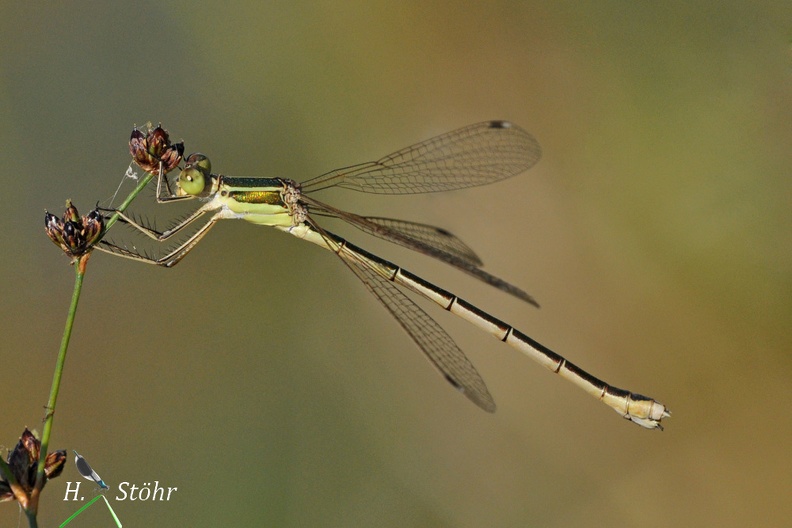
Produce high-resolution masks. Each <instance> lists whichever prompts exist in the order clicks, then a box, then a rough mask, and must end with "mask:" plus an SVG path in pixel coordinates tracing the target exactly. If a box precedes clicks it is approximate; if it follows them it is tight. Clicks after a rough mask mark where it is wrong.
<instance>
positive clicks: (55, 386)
mask: <svg viewBox="0 0 792 528" xmlns="http://www.w3.org/2000/svg"><path fill="white" fill-rule="evenodd" d="M153 177H154V174H151V173H146V175H145V176H143V178H141V180H140V182H139V183H138V185H137V186H136V187H135V188H134V189H133V190H132V192H131V193H129V196H127V197H126V199H125V200H124V201H123V203H122V204H121V205H120V206H119V207H118V211H119V212H123V211H125V210H126V208H127V207H129V204H130V203H132V200H134V199H135V198H136V197H137V195H138V194H140V192H141V191H142V190H143V188H144V187H145V186H146V185H147V184H148V183H149V182H150V181H151V179H152V178H153ZM118 218H119V213H118V212H116V213H114V214H113V215H112V216H111V217H110V218H109V219H108V221H107V223H106V224H105V228H104V232H103V233H102V235H101V237H104V235H105V233H107V230H108V229H110V228H111V227H112V226H113V224H115V223H116V221H118ZM101 237H100V239H101ZM97 241H98V240H97ZM90 256H91V252H90V251H89V252H87V253H85V254H83V255H81V256H80V257H79V258H78V259H77V262H76V265H75V266H74V271H75V278H74V291H73V292H72V299H71V305H70V306H69V312H68V314H67V316H66V327H65V328H64V330H63V338H62V339H61V346H60V351H59V352H58V359H57V362H56V363H55V374H54V375H53V377H52V387H51V389H50V395H49V401H47V407H46V410H47V412H46V415H45V417H44V431H43V433H42V435H41V450H40V453H39V463H38V470H37V472H36V483H35V485H34V487H33V491H32V492H31V494H30V501H29V502H28V504H27V507H26V508H25V515H27V518H28V523H29V524H30V526H31V528H35V527H36V526H38V523H37V521H36V514H37V512H38V499H39V495H40V494H41V490H42V488H43V487H44V481H45V476H44V470H45V466H46V460H47V450H48V448H49V440H50V434H51V433H52V422H53V419H54V417H55V404H56V403H57V401H58V392H60V383H61V377H62V376H63V367H64V365H65V364H66V351H67V350H68V349H69V340H70V339H71V333H72V328H73V327H74V317H75V315H76V313H77V304H78V303H79V301H80V292H81V291H82V284H83V278H84V277H85V268H86V266H87V264H88V259H89V258H90Z"/></svg>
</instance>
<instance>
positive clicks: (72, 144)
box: [0, 1, 792, 527]
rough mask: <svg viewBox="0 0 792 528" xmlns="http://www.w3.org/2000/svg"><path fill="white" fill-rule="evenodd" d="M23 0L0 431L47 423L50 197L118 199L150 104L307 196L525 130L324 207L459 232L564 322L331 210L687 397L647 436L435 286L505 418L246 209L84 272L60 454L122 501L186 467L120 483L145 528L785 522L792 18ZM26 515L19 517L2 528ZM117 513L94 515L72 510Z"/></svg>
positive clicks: (16, 50)
mask: <svg viewBox="0 0 792 528" xmlns="http://www.w3.org/2000/svg"><path fill="white" fill-rule="evenodd" d="M5 4H6V5H4V6H3V7H2V8H0V11H1V12H0V34H2V41H3V44H2V47H0V116H1V117H0V145H2V148H0V183H1V184H2V191H1V193H0V225H2V229H0V247H2V252H0V269H1V270H2V280H1V281H0V296H1V298H2V300H3V302H2V303H1V304H0V332H2V336H3V338H2V342H0V359H1V360H2V383H0V401H2V407H3V412H2V420H0V444H2V445H3V446H5V447H6V448H8V447H11V446H13V445H14V444H15V442H16V440H17V438H18V437H19V434H20V433H21V432H22V429H23V427H24V426H26V425H27V426H30V427H36V428H38V429H39V430H40V429H41V417H42V415H43V409H42V406H43V405H44V404H45V403H46V399H47V394H48V391H49V386H50V382H51V377H52V370H53V366H54V363H55V357H56V353H57V348H58V344H59V342H60V336H61V332H62V328H63V323H64V319H65V314H66V308H67V306H68V302H69V297H70V295H71V288H72V277H73V272H72V269H71V268H70V266H69V265H68V261H67V259H66V258H65V257H64V256H63V255H62V254H61V253H60V251H58V250H57V249H56V248H55V247H54V246H53V245H52V244H51V243H50V242H49V240H47V238H46V237H45V235H44V233H43V212H44V209H45V208H47V209H49V210H50V211H56V212H58V213H60V212H61V211H62V208H63V203H64V200H65V199H66V198H72V199H73V200H74V202H75V204H76V205H77V207H78V208H79V209H80V210H81V212H88V210H90V208H92V207H93V206H94V204H95V203H96V202H97V201H99V200H102V201H106V200H107V199H109V198H110V197H111V196H112V195H113V193H114V191H115V190H116V188H117V186H118V184H119V182H120V181H121V177H122V175H123V173H124V171H125V170H126V168H127V164H128V161H129V159H128V152H127V139H128V137H129V132H130V130H131V127H132V125H133V124H134V123H138V124H142V123H144V122H145V121H147V120H151V121H153V122H155V123H156V122H162V123H163V125H164V126H165V127H166V128H168V129H169V130H170V131H171V133H172V134H173V136H174V138H175V139H184V141H185V142H186V144H187V150H188V152H192V151H195V150H200V151H202V152H205V153H206V154H208V155H210V156H211V158H212V160H213V162H214V167H215V169H217V170H218V171H221V172H223V173H227V174H233V175H238V176H243V175H248V176H254V175H258V176H280V177H288V178H293V179H295V180H303V179H307V178H309V177H313V176H315V175H317V174H320V173H322V172H325V171H327V170H330V169H333V168H336V167H339V166H344V165H349V164H352V163H357V162H362V161H366V160H369V159H376V158H378V157H380V156H382V155H384V154H387V153H389V152H391V151H393V150H395V149H398V148H401V147H404V146H407V145H409V144H411V143H413V142H416V141H419V140H422V139H426V138H428V137H430V136H432V135H434V134H438V133H442V132H445V131H448V130H451V129H453V128H456V127H458V126H462V125H466V124H469V123H473V122H476V121H480V120H485V119H510V120H513V121H515V122H516V123H518V124H520V125H522V126H523V127H525V128H527V129H528V130H530V131H531V132H533V133H534V134H535V135H536V137H537V138H538V139H539V141H540V143H541V144H542V147H543V149H544V157H543V159H542V161H541V162H540V163H539V165H537V167H536V168H534V169H533V170H532V171H530V172H528V173H526V174H524V175H521V176H519V177H517V178H514V179H513V180H510V181H507V182H503V183H499V184H497V185H493V186H490V187H487V188H479V189H472V190H466V191H458V192H453V193H448V194H435V195H428V196H414V197H377V196H369V195H363V194H357V193H354V192H343V191H334V192H329V193H326V194H324V195H323V199H326V200H327V201H329V202H330V203H333V204H336V205H338V206H342V207H345V208H347V209H350V210H353V211H356V212H360V213H364V214H372V215H383V216H396V217H402V218H409V219H412V220H416V221H422V222H426V223H432V224H437V225H441V226H443V227H445V228H447V229H449V230H451V231H452V232H454V233H456V234H458V235H459V236H460V237H461V238H463V239H464V240H465V241H466V242H468V243H469V244H470V245H471V246H473V247H474V248H475V249H476V250H477V251H478V252H479V253H480V254H481V255H482V256H483V258H484V260H485V262H486V265H487V267H486V269H487V270H489V271H491V272H493V273H495V274H497V275H499V276H502V277H504V278H505V279H507V280H509V281H511V282H513V283H515V284H517V285H520V286H522V287H524V288H525V289H526V290H528V291H529V292H530V293H532V294H533V295H535V296H536V297H537V299H538V300H539V301H540V303H541V304H542V309H541V310H535V309H533V308H531V307H530V306H527V305H524V304H521V303H519V302H518V301H516V300H513V299H511V298H508V296H506V295H504V294H501V293H500V292H497V291H494V290H492V289H488V288H487V287H486V286H483V285H479V284H476V283H474V281H472V280H471V279H469V278H468V277H467V276H465V275H463V274H460V273H457V272H455V271H448V270H447V269H446V268H444V267H442V266H440V265H438V264H435V263H432V262H428V261H427V259H425V258H423V257H421V256H417V255H414V254H411V253H409V252H406V251H403V250H401V249H398V248H396V249H394V248H389V247H387V246H385V245H384V244H382V243H380V242H379V241H370V240H367V239H366V237H365V236H364V235H363V234H362V233H360V232H355V231H354V230H343V229H342V230H341V231H342V232H343V233H345V234H347V235H349V236H350V238H352V240H353V241H355V242H359V243H361V244H362V245H364V247H368V248H371V249H372V250H374V251H377V252H378V253H381V254H382V255H383V256H385V257H387V258H391V259H393V260H395V261H397V262H399V263H401V264H403V265H405V267H407V268H408V269H410V270H412V271H414V272H418V273H420V274H422V275H424V276H425V277H426V278H428V279H430V280H435V281H437V282H439V283H440V284H441V285H443V286H444V287H446V288H448V289H451V290H452V291H455V292H457V293H459V294H460V295H462V296H463V297H465V298H466V299H468V300H470V301H473V302H475V303H476V304H478V305H479V306H481V307H482V308H484V309H487V310H489V311H491V312H492V313H493V314H495V315H496V316H498V317H502V318H503V319H505V320H507V321H509V322H511V323H513V324H514V325H515V326H516V327H517V328H519V329H521V330H523V331H524V332H526V333H527V334H529V335H531V336H533V337H534V338H536V339H538V340H539V341H540V342H542V343H545V344H547V345H548V346H550V347H551V348H553V349H554V350H556V351H558V352H559V353H562V354H564V355H565V356H567V357H568V358H569V359H570V360H572V361H574V362H575V363H577V364H579V365H581V366H582V367H584V368H586V369H589V370H591V372H593V373H594V374H596V375H599V376H601V377H603V378H604V379H606V380H607V381H609V382H612V383H614V384H615V385H617V386H620V387H626V388H629V389H631V390H635V391H638V392H641V393H646V394H649V395H651V396H653V397H655V398H657V399H659V400H660V401H662V402H663V403H665V404H667V405H668V406H669V408H670V409H671V410H672V411H673V413H674V414H673V416H672V418H671V419H669V420H667V421H665V422H664V425H665V426H666V430H665V431H664V432H652V431H646V430H643V429H641V428H639V427H637V426H635V425H632V424H630V423H627V422H625V421H624V420H621V419H620V418H619V417H618V416H617V415H616V414H614V413H613V412H612V411H610V410H608V409H607V408H606V407H604V406H603V405H601V404H599V403H597V402H596V401H594V400H592V399H591V398H589V397H588V396H586V395H585V394H583V393H582V392H581V391H579V390H577V389H575V388H574V387H572V386H570V385H569V384H567V383H565V382H563V381H561V380H560V379H558V378H557V377H554V376H552V375H551V374H550V373H548V372H547V371H545V370H544V369H542V368H541V367H539V366H537V365H536V364H534V363H533V362H531V361H530V360H528V359H527V358H525V357H522V356H521V354H520V353H519V352H517V351H515V350H513V349H511V348H510V347H507V346H505V345H503V344H500V343H498V342H497V341H495V340H493V339H492V338H490V337H488V336H487V335H485V334H484V333H482V332H480V331H478V330H476V329H475V328H472V327H470V326H469V325H468V324H466V323H465V322H463V321H458V320H457V319H455V318H454V317H453V316H451V315H449V314H446V313H443V312H442V310H440V309H437V308H436V307H434V306H427V310H428V311H429V312H430V313H431V314H433V315H435V316H436V317H437V319H438V320H439V321H440V322H441V323H442V324H443V325H444V326H445V327H446V328H448V330H449V332H450V333H451V334H452V335H453V336H454V337H455V338H456V339H457V340H458V342H459V343H460V344H461V346H462V347H463V348H464V350H465V351H466V352H467V353H468V355H469V356H470V358H471V360H473V361H474V363H475V364H476V366H477V367H478V368H479V370H480V371H481V373H482V375H483V376H484V378H485V379H486V381H487V383H488V385H489V388H490V390H491V391H492V393H493V395H494V396H495V398H496V401H497V403H498V405H499V410H498V413H496V414H495V415H488V414H486V413H484V412H481V411H480V410H479V409H477V408H476V407H475V406H473V405H472V404H470V403H469V402H468V401H467V400H466V399H465V398H463V397H461V396H460V395H458V394H456V393H455V392H454V391H453V390H451V389H450V388H449V387H448V386H447V384H446V383H444V382H443V380H442V379H440V378H439V377H438V376H437V374H436V373H435V372H434V371H433V370H432V369H431V368H430V367H429V365H428V364H427V363H426V361H425V360H424V359H423V358H422V357H421V354H420V352H419V351H418V350H417V349H416V347H415V346H414V345H413V344H412V343H411V342H410V341H409V339H408V338H407V337H406V335H404V334H403V333H402V331H401V330H400V329H399V327H398V325H396V324H395V322H394V321H392V320H391V319H389V317H388V315H387V313H386V312H385V311H384V310H383V309H382V308H381V307H380V306H379V304H378V303H377V301H376V300H375V299H374V298H373V297H371V296H369V295H368V293H367V292H366V290H365V288H363V287H362V286H361V285H360V284H358V283H357V282H356V279H355V277H354V276H353V275H352V274H351V273H349V271H348V270H347V269H346V268H345V267H344V266H343V265H342V264H341V263H340V262H339V261H338V260H337V259H336V258H335V257H333V255H331V254H330V253H328V252H323V251H320V250H319V249H317V248H315V247H313V246H310V245H309V244H303V243H300V242H299V241H298V240H296V239H293V238H290V237H287V236H284V235H282V234H280V233H277V232H274V231H270V230H266V229H262V228H257V227H255V226H252V225H248V224H245V223H243V222H237V223H234V222H227V223H224V224H221V225H220V226H218V227H216V228H215V230H214V231H212V233H210V235H209V236H208V237H207V238H206V239H205V241H204V242H202V243H201V245H200V246H199V248H198V249H196V250H195V251H194V252H193V253H192V254H191V255H190V256H189V257H188V258H187V259H186V260H185V261H184V262H183V263H182V264H180V265H179V266H178V267H177V268H175V269H173V270H165V269H159V268H156V267H153V266H145V265H143V264H139V263H135V262H130V261H125V260H122V259H114V258H112V257H110V256H106V255H104V254H96V255H94V256H93V258H92V259H91V261H90V264H89V270H88V275H87V278H86V283H85V288H84V291H83V298H82V301H81V305H80V310H79V313H78V317H77V322H76V326H75V332H74V336H73V341H72V346H71V349H70V352H69V356H68V360H67V364H66V371H65V375H64V378H63V387H62V390H61V394H60V400H59V402H58V408H57V413H56V416H55V423H54V431H53V437H52V447H53V448H56V449H57V448H68V449H77V450H78V451H80V453H81V454H83V455H84V456H85V457H86V458H87V459H88V461H89V462H90V463H91V464H92V465H93V466H94V468H95V469H96V470H97V471H98V472H99V474H100V475H101V476H102V477H103V478H104V479H105V480H106V481H107V482H108V483H109V484H110V485H111V486H112V487H113V490H111V492H110V493H109V494H108V496H109V497H114V496H115V495H116V493H117V491H116V490H117V486H118V484H119V483H120V482H124V481H126V482H130V483H135V484H136V485H138V486H141V485H143V484H144V483H154V482H155V481H158V482H159V483H160V485H166V486H171V487H178V492H176V493H174V494H173V495H172V498H171V501H169V502H130V501H125V502H120V501H112V502H113V505H114V508H115V509H116V512H117V513H118V514H119V516H120V518H121V520H122V521H123V522H124V526H223V525H225V526H231V525H237V526H328V527H333V526H339V527H341V526H344V527H347V526H380V527H385V526H394V527H395V526H400V527H401V526H416V527H419V526H420V527H452V526H453V527H481V526H520V527H523V526H581V525H584V524H586V525H587V524H590V523H592V522H594V523H595V524H597V525H603V526H604V525H611V526H658V527H659V526H720V527H722V526H745V525H753V524H761V525H765V526H772V525H779V524H782V523H783V522H787V521H788V519H789V518H790V516H792V507H790V501H789V493H790V488H791V487H792V476H791V475H792V462H790V456H789V447H790V438H792V426H791V425H790V418H789V402H790V400H792V383H790V375H792V359H790V347H791V346H792V330H790V322H792V321H791V319H790V317H791V316H792V271H790V269H791V266H792V234H791V233H792V230H791V229H790V227H791V226H792V207H790V204H791V203H792V178H790V167H791V166H792V164H791V163H790V162H792V149H791V148H790V147H792V119H790V112H791V111H792V91H791V90H792V7H790V4H789V2H783V1H777V2H764V3H755V2H754V3H751V4H750V6H749V5H748V4H747V3H745V5H742V4H741V3H736V2H729V3H724V2H695V3H691V2H661V3H654V2H649V3H647V2H616V1H606V2H588V3H583V2H563V3H559V2H556V3H553V4H552V5H544V4H543V3H534V2H531V3H529V2H486V3H485V2H471V3H457V2H384V1H383V2H323V3H316V4H314V3H304V2H298V3H295V2H292V3H286V2H283V3H280V4H274V5H269V4H262V3H260V2H242V3H234V2H202V3H201V5H200V6H199V5H198V4H197V3H195V2H135V3H129V5H123V6H122V5H121V4H110V3H107V2H69V3H56V4H53V3H46V4H45V3H40V4H38V5H37V4H35V3H24V4H23V3H13V4H12V3H11V2H6V3H5ZM152 196H153V195H152V193H147V194H145V195H144V196H142V197H141V198H140V200H139V204H137V205H136V206H139V208H142V209H143V210H145V211H146V212H147V213H146V214H148V215H149V218H156V220H157V222H158V225H166V224H167V223H168V219H170V218H172V215H173V214H177V213H175V210H172V209H171V208H170V206H161V207H153V208H152V207H146V206H145V205H144V202H151V200H152V199H153V198H152ZM105 203H106V202H105ZM122 235H123V233H122V230H118V232H117V233H116V235H115V236H116V237H119V236H122ZM72 462H73V461H72V460H71V459H70V460H69V464H68V466H67V468H66V470H65V472H64V474H63V476H62V477H60V478H59V479H57V480H54V481H52V482H51V483H50V485H49V486H48V487H47V488H46V490H45V492H44V495H43V499H42V504H41V525H42V526H56V525H57V524H59V523H60V522H62V521H63V520H64V519H65V518H66V517H67V516H68V515H69V514H71V513H72V512H73V511H75V510H76V509H77V508H78V506H79V505H80V503H77V502H65V501H64V500H63V497H64V492H65V490H66V484H67V482H68V481H72V482H75V481H77V480H78V478H79V476H78V474H77V472H76V470H75V468H74V465H73V463H72ZM81 492H82V495H83V496H85V497H86V500H87V498H88V497H90V496H91V495H92V492H91V485H90V483H89V482H88V481H85V480H82V487H81ZM17 517H18V510H17V507H16V505H14V504H13V503H10V504H8V503H7V504H2V505H0V525H2V526H15V525H16V523H17ZM110 522H111V520H110V518H109V516H108V515H107V512H106V511H105V510H104V509H103V507H101V505H100V504H97V505H96V506H94V507H92V508H91V509H90V510H88V513H86V514H85V515H84V516H82V517H79V518H78V519H77V520H76V521H74V522H73V523H72V525H71V526H75V527H77V526H99V525H102V526H108V525H110ZM23 525H24V520H23Z"/></svg>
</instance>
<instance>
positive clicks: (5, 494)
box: [0, 427, 66, 502]
mask: <svg viewBox="0 0 792 528" xmlns="http://www.w3.org/2000/svg"><path fill="white" fill-rule="evenodd" d="M40 453H41V442H40V441H39V439H38V438H36V437H35V435H34V434H33V433H31V432H30V431H29V430H28V428H27V427H26V428H25V431H24V432H23V433H22V436H21V437H20V438H19V442H18V443H17V445H16V447H15V448H14V449H13V450H12V451H11V452H10V453H8V466H9V468H10V469H11V473H12V474H13V475H14V479H15V480H16V483H17V484H18V485H19V486H21V487H22V490H24V492H25V493H26V494H27V495H28V497H29V496H30V494H31V492H32V491H33V486H34V485H35V483H36V472H37V471H38V464H39V454H40ZM65 464H66V450H65V449H61V450H60V451H55V452H54V453H50V454H48V455H47V459H46V461H45V462H44V477H45V478H44V484H46V483H47V481H48V480H50V479H53V478H55V477H57V476H58V475H60V474H61V472H62V471H63V467H64V465H65ZM15 499H16V496H15V495H14V492H13V491H12V490H11V483H9V482H8V481H7V480H6V479H5V478H2V477H1V476H0V502H4V501H9V500H15Z"/></svg>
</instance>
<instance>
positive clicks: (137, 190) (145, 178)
mask: <svg viewBox="0 0 792 528" xmlns="http://www.w3.org/2000/svg"><path fill="white" fill-rule="evenodd" d="M152 178H154V174H153V173H151V172H147V173H146V175H145V176H143V178H141V179H140V182H139V183H138V184H137V187H135V188H134V189H133V190H132V192H131V193H129V196H127V197H126V200H124V201H123V202H122V203H121V205H119V206H118V209H117V212H115V213H113V215H112V216H111V217H110V218H109V219H108V220H107V223H106V224H105V228H104V231H105V233H107V230H108V229H110V228H111V227H113V224H115V223H116V221H117V220H118V213H119V212H120V213H123V212H124V211H126V209H127V207H129V204H131V203H132V200H134V199H135V198H137V195H138V194H140V191H142V190H143V189H144V188H145V187H146V185H148V182H150V181H151V179H152ZM102 237H104V233H102Z"/></svg>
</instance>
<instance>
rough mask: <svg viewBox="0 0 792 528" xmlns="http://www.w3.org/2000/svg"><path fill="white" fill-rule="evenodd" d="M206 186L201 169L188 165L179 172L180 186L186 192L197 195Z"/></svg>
mask: <svg viewBox="0 0 792 528" xmlns="http://www.w3.org/2000/svg"><path fill="white" fill-rule="evenodd" d="M205 186H206V183H205V181H204V175H203V172H201V171H200V170H199V169H196V168H194V167H190V166H187V167H186V168H185V169H184V170H183V171H181V172H180V173H179V188H181V190H182V191H184V192H185V193H187V194H189V195H192V196H197V195H199V194H201V193H202V192H203V190H204V187H205Z"/></svg>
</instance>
